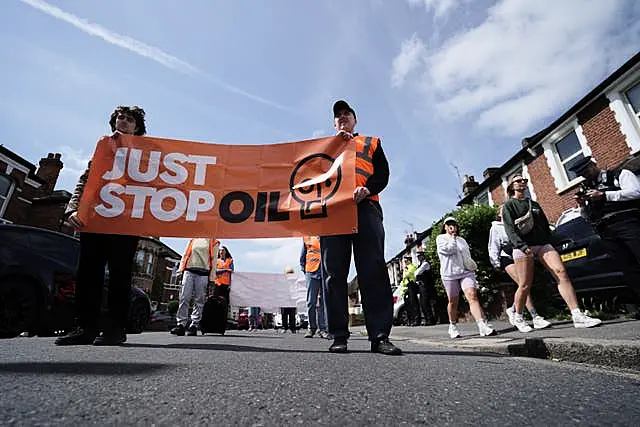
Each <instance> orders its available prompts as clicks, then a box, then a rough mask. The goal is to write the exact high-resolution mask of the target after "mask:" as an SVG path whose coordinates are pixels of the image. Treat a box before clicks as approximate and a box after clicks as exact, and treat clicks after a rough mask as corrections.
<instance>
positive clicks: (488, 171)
mask: <svg viewBox="0 0 640 427" xmlns="http://www.w3.org/2000/svg"><path fill="white" fill-rule="evenodd" d="M499 170H500V168H486V169H485V170H484V172H482V177H483V178H484V179H489V177H490V176H491V175H493V174H494V173H496V172H498V171H499Z"/></svg>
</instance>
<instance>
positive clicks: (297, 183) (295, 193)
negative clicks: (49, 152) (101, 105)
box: [78, 135, 357, 239]
mask: <svg viewBox="0 0 640 427" xmlns="http://www.w3.org/2000/svg"><path fill="white" fill-rule="evenodd" d="M354 189H355V147H354V144H351V143H348V142H345V141H344V140H343V139H342V138H340V137H330V138H321V139H315V140H308V141H300V142H290V143H283V144H270V145H222V144H207V143H199V142H191V141H177V140H171V139H163V138H152V137H142V136H131V135H120V136H119V137H118V138H117V139H113V138H111V137H103V138H101V139H100V140H99V141H98V145H97V146H96V150H95V153H94V155H93V159H92V162H91V169H90V172H89V178H88V181H87V184H86V186H85V190H84V192H83V194H82V199H81V201H80V208H79V210H78V216H79V218H80V220H81V221H82V222H83V223H84V224H85V226H84V227H83V228H82V230H81V231H88V232H94V233H109V234H130V235H139V236H165V237H212V236H213V237H215V238H218V239H222V238H262V237H295V236H303V235H333V234H347V233H354V232H357V208H356V204H355V202H354V201H353V191H354Z"/></svg>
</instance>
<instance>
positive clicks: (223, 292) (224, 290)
mask: <svg viewBox="0 0 640 427" xmlns="http://www.w3.org/2000/svg"><path fill="white" fill-rule="evenodd" d="M212 286H213V288H214V289H213V296H216V297H222V298H224V299H225V300H227V305H229V295H230V294H231V286H229V285H212Z"/></svg>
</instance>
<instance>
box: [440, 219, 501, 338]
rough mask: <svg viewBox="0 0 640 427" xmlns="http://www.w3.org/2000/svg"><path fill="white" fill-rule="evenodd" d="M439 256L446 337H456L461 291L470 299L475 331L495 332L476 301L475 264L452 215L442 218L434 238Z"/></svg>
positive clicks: (485, 334)
mask: <svg viewBox="0 0 640 427" xmlns="http://www.w3.org/2000/svg"><path fill="white" fill-rule="evenodd" d="M436 246H437V250H438V258H439V259H440V275H441V277H442V284H443V285H444V288H445V290H446V291H447V298H448V299H449V305H448V306H447V313H448V314H449V336H450V337H451V338H452V339H453V338H458V337H459V336H460V332H459V331H458V326H457V323H458V302H459V301H460V290H462V292H463V293H464V296H465V297H466V298H467V301H468V302H469V309H470V310H471V314H472V315H473V318H474V319H476V324H477V325H478V332H479V333H480V336H481V337H485V336H489V335H495V334H496V331H495V329H493V327H492V326H491V325H490V324H489V323H487V321H486V319H485V318H484V314H483V313H482V306H481V305H480V301H479V300H478V289H477V288H478V281H477V280H476V273H475V271H476V270H477V268H478V266H477V265H476V263H475V261H474V260H473V259H472V258H471V253H470V251H469V245H468V244H467V241H466V240H464V239H463V238H462V237H460V236H459V235H458V223H457V221H456V219H455V218H454V217H452V216H450V217H447V218H445V220H444V224H443V225H442V234H440V235H438V237H436Z"/></svg>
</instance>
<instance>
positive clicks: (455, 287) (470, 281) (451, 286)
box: [442, 271, 478, 298]
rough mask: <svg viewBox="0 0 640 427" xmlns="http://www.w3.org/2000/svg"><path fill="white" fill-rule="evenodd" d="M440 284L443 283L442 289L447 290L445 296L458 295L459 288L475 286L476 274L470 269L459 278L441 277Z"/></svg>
mask: <svg viewBox="0 0 640 427" xmlns="http://www.w3.org/2000/svg"><path fill="white" fill-rule="evenodd" d="M442 284H443V285H444V289H445V290H446V291H447V296H448V297H449V298H455V297H457V296H458V295H460V289H463V290H464V289H471V288H477V287H478V282H477V280H476V274H475V273H474V272H472V271H470V272H469V273H467V274H465V275H464V276H462V277H461V278H459V279H455V280H444V279H442Z"/></svg>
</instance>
